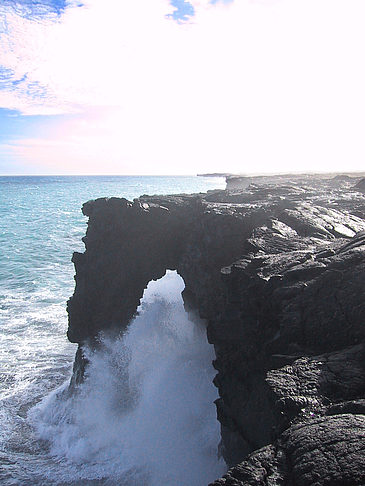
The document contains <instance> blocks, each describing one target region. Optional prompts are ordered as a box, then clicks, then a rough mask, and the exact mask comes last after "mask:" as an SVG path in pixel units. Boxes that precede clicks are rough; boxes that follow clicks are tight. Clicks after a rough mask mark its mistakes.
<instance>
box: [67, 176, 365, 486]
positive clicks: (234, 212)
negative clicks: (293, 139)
mask: <svg viewBox="0 0 365 486" xmlns="http://www.w3.org/2000/svg"><path fill="white" fill-rule="evenodd" d="M358 182H359V178H358V179H353V178H349V177H335V178H326V177H310V176H297V177H280V178H274V177H272V178H264V179H263V178H260V179H259V180H256V181H255V179H254V178H253V179H251V180H250V184H249V185H247V181H245V182H244V183H243V185H242V188H240V187H237V181H236V183H235V185H234V188H233V189H231V190H226V191H212V192H209V193H208V194H195V195H178V196H161V197H159V196H142V197H140V198H139V199H137V200H135V201H133V202H130V201H127V200H126V199H118V198H110V199H98V200H96V201H90V202H88V203H86V204H84V206H83V213H84V214H85V215H86V216H88V217H89V223H88V230H87V234H86V237H85V238H84V243H85V247H86V251H85V252H84V253H82V254H81V253H75V254H74V256H73V261H74V264H75V268H76V276H75V280H76V288H75V293H74V295H73V296H72V298H71V299H70V300H69V303H68V313H69V329H68V337H69V339H70V340H71V341H72V342H77V343H79V344H80V346H81V345H82V344H83V343H86V342H88V343H91V344H93V343H94V342H95V341H96V338H97V335H98V333H99V332H100V331H104V330H106V329H107V330H109V331H110V332H116V333H118V332H120V331H121V330H123V329H124V328H125V327H126V326H127V325H128V323H129V321H130V320H131V318H132V317H133V315H134V314H135V312H136V309H137V306H138V304H139V301H140V299H141V297H142V295H143V291H144V289H145V288H146V286H147V284H148V282H149V281H150V280H152V279H157V278H160V277H161V276H163V274H164V273H165V271H166V269H171V270H177V271H178V273H179V274H180V275H181V276H182V277H183V279H184V281H185V290H184V292H183V298H184V302H185V305H186V308H187V309H188V310H189V309H194V311H197V312H198V313H199V314H200V316H201V317H202V318H204V319H206V320H207V323H208V325H207V334H208V339H209V341H210V342H211V343H212V344H213V345H214V347H215V352H216V359H215V361H214V363H213V366H214V367H215V368H216V370H217V375H216V377H215V380H214V382H215V385H216V386H217V388H218V391H219V397H220V398H219V399H218V400H217V403H216V405H217V415H218V419H219V421H220V423H221V430H222V446H221V450H222V453H223V455H224V458H225V460H226V461H227V463H228V465H229V466H232V468H231V469H230V470H229V471H228V473H227V475H226V476H225V477H223V478H221V479H219V480H217V481H216V482H215V483H214V485H227V486H229V485H232V486H233V485H236V486H237V485H246V484H247V485H250V484H252V485H288V486H289V485H293V486H301V485H303V486H304V485H306V486H309V485H313V486H314V485H316V486H319V485H360V484H365V459H364V455H363V450H364V447H365V440H364V438H365V417H364V415H363V414H364V412H365V347H364V338H365V327H364V325H363V323H364V317H365V299H364V297H365V296H364V292H365V286H364V284H365V233H363V232H364V231H365V219H364V218H365V197H364V195H363V193H362V192H361V191H359V190H358V188H357V187H356V184H357V183H358ZM84 366H85V363H84V360H83V358H82V354H81V352H80V351H79V352H78V353H77V357H76V360H75V368H74V380H76V381H77V380H79V379H81V377H82V373H83V369H84Z"/></svg>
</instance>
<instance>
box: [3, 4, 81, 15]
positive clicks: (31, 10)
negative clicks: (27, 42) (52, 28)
mask: <svg viewBox="0 0 365 486" xmlns="http://www.w3.org/2000/svg"><path fill="white" fill-rule="evenodd" d="M1 4H2V7H9V8H12V9H13V10H14V11H15V12H16V13H17V14H18V15H21V16H22V17H25V18H29V19H37V18H43V17H48V16H49V15H52V14H53V15H54V14H56V15H61V14H62V13H63V12H64V11H65V10H66V8H67V7H70V6H72V7H82V6H83V4H82V1H80V2H76V1H70V0H1Z"/></svg>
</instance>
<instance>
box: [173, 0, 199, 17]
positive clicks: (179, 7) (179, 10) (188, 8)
mask: <svg viewBox="0 0 365 486" xmlns="http://www.w3.org/2000/svg"><path fill="white" fill-rule="evenodd" d="M170 3H171V5H172V6H173V7H174V8H175V10H174V11H173V12H172V14H169V15H167V17H168V18H170V19H173V20H175V21H177V22H187V21H188V20H190V19H191V18H192V17H194V15H195V10H194V7H193V6H192V4H191V3H189V2H188V1H186V0H171V1H170Z"/></svg>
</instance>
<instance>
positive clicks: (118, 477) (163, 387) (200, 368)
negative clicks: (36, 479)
mask: <svg viewBox="0 0 365 486" xmlns="http://www.w3.org/2000/svg"><path fill="white" fill-rule="evenodd" d="M183 288H184V284H183V281H182V279H181V277H179V276H178V275H177V274H176V272H167V274H166V276H165V277H164V278H162V279H160V280H159V281H157V282H150V284H149V286H148V288H147V289H146V291H145V294H144V297H143V300H142V304H141V306H140V308H139V315H138V316H137V317H136V318H135V320H134V321H133V322H132V323H131V325H130V327H129V329H128V331H127V332H126V333H125V335H124V336H122V337H120V338H119V339H117V340H115V339H114V340H111V339H109V338H108V337H107V336H104V337H103V338H102V339H101V347H100V349H99V350H98V351H94V352H92V351H90V350H88V349H85V354H86V355H87V357H88V358H89V360H90V365H89V367H88V372H87V379H86V381H85V382H84V383H83V384H82V385H81V386H80V387H79V390H78V393H77V394H76V395H74V396H72V397H66V394H65V393H63V392H62V389H59V390H58V391H56V392H54V393H53V394H52V395H51V396H49V397H48V398H47V399H45V400H44V401H43V402H42V403H41V404H39V405H38V406H36V407H35V408H34V409H33V410H32V411H31V413H30V418H31V420H32V422H33V424H34V426H35V428H36V430H37V433H38V435H39V437H40V438H41V439H44V440H47V441H49V443H50V454H51V455H52V456H54V458H56V459H57V462H58V463H59V464H60V466H61V465H62V467H59V468H58V469H57V468H52V469H49V471H48V473H47V474H48V479H49V481H52V482H56V483H57V482H70V481H72V482H75V484H77V481H82V480H101V481H103V482H102V484H128V485H135V486H137V485H138V486H142V485H148V486H157V485H159V486H160V485H161V484H164V485H167V486H169V485H170V486H176V485H179V486H184V485H189V486H194V485H195V486H202V485H204V484H208V482H209V481H211V480H213V479H215V478H217V477H219V476H220V475H221V474H222V473H223V472H224V470H225V465H224V463H223V461H222V460H219V459H218V457H217V446H218V442H219V439H220V434H219V424H218V422H217V420H216V415H215V414H216V412H215V407H214V404H213V402H214V400H215V399H216V398H217V392H216V389H215V387H214V386H213V384H212V379H213V376H214V370H213V367H212V365H211V361H212V359H213V358H214V352H213V349H212V347H211V346H210V345H209V344H208V342H207V339H206V331H205V327H204V325H202V324H201V323H200V324H198V323H196V322H195V323H193V322H192V321H191V320H189V318H188V316H187V314H186V312H185V310H184V308H183V303H182V298H181V291H182V289H183ZM80 484H81V483H80Z"/></svg>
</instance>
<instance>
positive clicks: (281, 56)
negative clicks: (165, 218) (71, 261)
mask: <svg viewBox="0 0 365 486" xmlns="http://www.w3.org/2000/svg"><path fill="white" fill-rule="evenodd" d="M364 24H365V1H364V0H190V1H189V0H1V2H0V174H2V175H13V174H126V175H128V174H131V175H132V174H133V175H142V174H161V175H162V174H177V175H179V174H181V175H182V174H196V173H205V172H232V173H240V174H241V173H243V174H245V173H253V172H254V173H257V172H259V173H267V172H270V173H272V172H304V171H311V172H336V171H337V172H344V171H364V170H365V136H364V134H365V88H364V87H365V63H364V59H365V52H364V51H365V29H364Z"/></svg>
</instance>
